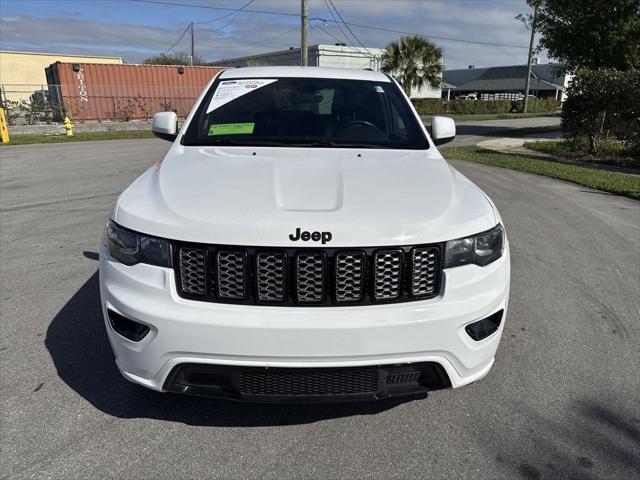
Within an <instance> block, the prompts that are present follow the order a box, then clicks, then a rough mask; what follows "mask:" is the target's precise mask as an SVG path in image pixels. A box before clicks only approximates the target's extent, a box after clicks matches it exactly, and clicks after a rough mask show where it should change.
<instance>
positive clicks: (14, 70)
mask: <svg viewBox="0 0 640 480" xmlns="http://www.w3.org/2000/svg"><path fill="white" fill-rule="evenodd" d="M55 62H68V63H123V62H122V58H120V57H97V56H85V55H63V54H56V53H38V52H10V51H7V50H0V88H1V89H2V92H1V93H2V99H3V100H13V101H16V100H26V99H28V98H30V97H31V95H33V94H34V93H35V92H38V91H41V90H42V89H43V88H46V86H47V77H46V76H45V73H44V69H45V67H48V66H49V65H51V64H52V63H55Z"/></svg>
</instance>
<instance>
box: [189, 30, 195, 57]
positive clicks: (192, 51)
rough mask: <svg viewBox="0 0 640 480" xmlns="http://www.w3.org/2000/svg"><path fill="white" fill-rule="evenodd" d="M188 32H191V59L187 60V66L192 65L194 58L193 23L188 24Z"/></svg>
mask: <svg viewBox="0 0 640 480" xmlns="http://www.w3.org/2000/svg"><path fill="white" fill-rule="evenodd" d="M189 27H190V28H189V30H190V31H191V58H190V60H189V65H193V59H194V58H195V57H196V43H195V40H194V38H193V22H191V23H190V24H189Z"/></svg>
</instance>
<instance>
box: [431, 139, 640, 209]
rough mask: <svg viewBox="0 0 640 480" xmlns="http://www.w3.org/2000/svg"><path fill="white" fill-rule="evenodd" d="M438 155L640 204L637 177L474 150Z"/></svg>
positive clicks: (450, 150)
mask: <svg viewBox="0 0 640 480" xmlns="http://www.w3.org/2000/svg"><path fill="white" fill-rule="evenodd" d="M440 152H441V153H442V155H443V156H444V157H445V158H447V159H452V160H466V161H469V162H475V163H482V164H484V165H491V166H494V167H502V168H509V169H511V170H518V171H520V172H527V173H534V174H536V175H544V176H545V177H551V178H557V179H559V180H566V181H568V182H573V183H577V184H578V185H583V186H585V187H589V188H595V189H597V190H602V191H604V192H610V193H615V194H616V195H622V196H625V197H629V198H633V199H636V200H640V175H631V174H626V173H619V172H611V171H609V170H598V169H594V168H587V167H579V166H576V165H566V164H563V163H557V162H549V161H546V160H538V159H534V158H527V157H523V156H520V155H514V154H510V153H500V152H494V151H491V150H487V149H484V148H480V147H475V146H470V147H448V148H447V147H445V148H441V149H440Z"/></svg>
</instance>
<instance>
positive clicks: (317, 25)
mask: <svg viewBox="0 0 640 480" xmlns="http://www.w3.org/2000/svg"><path fill="white" fill-rule="evenodd" d="M311 28H318V29H320V30H321V31H322V32H324V33H326V34H327V35H328V36H330V37H331V38H333V39H334V40H335V41H336V42H339V43H343V41H342V39H340V38H338V37H336V36H335V35H334V34H333V33H331V32H329V31H327V30H325V29H324V28H322V27H321V26H320V25H319V24H317V23H316V24H315V25H311Z"/></svg>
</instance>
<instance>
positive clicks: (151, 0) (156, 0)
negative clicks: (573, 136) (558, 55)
mask: <svg viewBox="0 0 640 480" xmlns="http://www.w3.org/2000/svg"><path fill="white" fill-rule="evenodd" d="M128 1H129V2H136V3H150V4H156V5H169V6H172V7H191V8H204V9H209V10H224V11H231V12H238V11H239V10H240V9H239V8H228V7H213V6H211V5H195V4H189V3H173V2H165V1H162V0H128ZM243 11H244V12H246V13H256V14H263V15H279V16H285V17H296V18H299V17H300V15H298V14H296V13H287V12H273V11H267V10H243ZM312 20H318V21H321V22H324V23H335V24H340V23H341V22H339V21H337V20H329V19H327V18H321V17H313V18H309V21H312ZM342 23H343V24H344V25H345V26H347V25H348V26H351V27H355V28H364V29H369V30H376V31H380V32H389V33H399V34H401V35H415V36H418V37H424V38H431V39H434V40H443V41H448V42H461V43H467V44H475V45H486V46H491V47H504V48H520V49H524V50H526V49H528V47H525V46H522V45H510V44H506V43H494V42H481V41H478V40H468V39H463V38H453V37H442V36H438V35H424V34H422V33H416V32H407V31H403V30H395V29H393V28H385V27H376V26H373V25H363V24H359V23H352V22H348V23H347V22H342Z"/></svg>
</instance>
